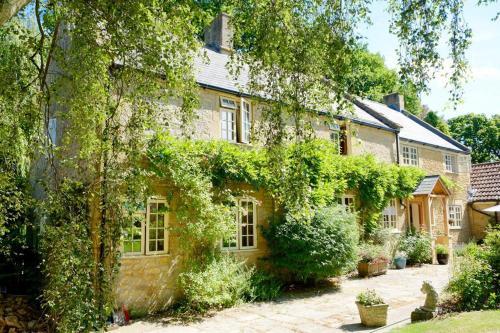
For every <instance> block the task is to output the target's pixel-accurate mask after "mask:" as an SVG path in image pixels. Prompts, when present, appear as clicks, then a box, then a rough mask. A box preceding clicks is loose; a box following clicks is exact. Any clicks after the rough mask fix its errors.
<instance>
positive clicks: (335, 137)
mask: <svg viewBox="0 0 500 333" xmlns="http://www.w3.org/2000/svg"><path fill="white" fill-rule="evenodd" d="M330 140H332V142H334V143H335V144H336V145H337V152H338V153H339V154H340V129H338V130H330Z"/></svg>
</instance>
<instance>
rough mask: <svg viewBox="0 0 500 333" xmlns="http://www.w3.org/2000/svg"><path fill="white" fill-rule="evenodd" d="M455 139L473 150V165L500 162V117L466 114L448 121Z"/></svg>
mask: <svg viewBox="0 0 500 333" xmlns="http://www.w3.org/2000/svg"><path fill="white" fill-rule="evenodd" d="M448 125H449V127H450V132H451V135H452V136H453V138H455V139H456V140H458V141H459V142H461V143H462V144H464V145H466V146H467V147H470V148H471V150H472V153H471V157H472V163H484V162H493V161H499V160H500V116H499V115H494V116H492V117H488V116H486V115H484V114H474V113H471V114H466V115H463V116H458V117H455V118H451V119H450V120H448Z"/></svg>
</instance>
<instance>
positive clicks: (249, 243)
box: [248, 236, 254, 246]
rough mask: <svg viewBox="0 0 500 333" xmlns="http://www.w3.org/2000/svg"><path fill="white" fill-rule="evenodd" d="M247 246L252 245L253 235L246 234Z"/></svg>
mask: <svg viewBox="0 0 500 333" xmlns="http://www.w3.org/2000/svg"><path fill="white" fill-rule="evenodd" d="M248 246H254V245H253V236H248Z"/></svg>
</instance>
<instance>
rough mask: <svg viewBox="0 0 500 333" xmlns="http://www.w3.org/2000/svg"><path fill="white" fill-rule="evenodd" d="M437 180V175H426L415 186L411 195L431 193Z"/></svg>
mask: <svg viewBox="0 0 500 333" xmlns="http://www.w3.org/2000/svg"><path fill="white" fill-rule="evenodd" d="M438 180H439V176H427V177H425V178H424V179H422V181H421V182H420V184H419V185H418V186H417V188H416V189H415V191H413V195H421V194H431V193H432V190H433V189H434V186H436V183H437V181H438Z"/></svg>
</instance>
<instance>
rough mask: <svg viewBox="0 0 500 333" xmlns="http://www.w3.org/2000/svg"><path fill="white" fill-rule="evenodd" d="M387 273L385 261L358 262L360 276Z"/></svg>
mask: <svg viewBox="0 0 500 333" xmlns="http://www.w3.org/2000/svg"><path fill="white" fill-rule="evenodd" d="M385 273H387V262H385V261H379V262H359V263H358V275H359V276H360V277H366V276H368V277H370V276H376V275H381V274H385Z"/></svg>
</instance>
